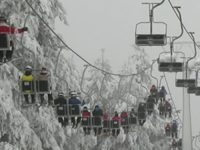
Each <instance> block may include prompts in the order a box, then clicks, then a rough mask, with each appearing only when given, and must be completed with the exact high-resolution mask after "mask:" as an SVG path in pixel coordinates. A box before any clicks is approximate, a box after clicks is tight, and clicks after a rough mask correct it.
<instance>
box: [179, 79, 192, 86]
mask: <svg viewBox="0 0 200 150" xmlns="http://www.w3.org/2000/svg"><path fill="white" fill-rule="evenodd" d="M195 84H196V80H195V79H176V87H195Z"/></svg>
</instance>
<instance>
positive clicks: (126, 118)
mask: <svg viewBox="0 0 200 150" xmlns="http://www.w3.org/2000/svg"><path fill="white" fill-rule="evenodd" d="M121 119H122V120H124V122H121V126H127V125H128V117H121Z"/></svg>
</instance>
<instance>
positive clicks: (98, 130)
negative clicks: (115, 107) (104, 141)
mask: <svg viewBox="0 0 200 150" xmlns="http://www.w3.org/2000/svg"><path fill="white" fill-rule="evenodd" d="M92 115H93V116H94V124H101V120H102V118H103V111H102V109H100V108H99V106H98V105H96V106H95V108H94V110H93V112H92ZM101 130H102V128H101V127H94V134H95V136H96V135H99V134H100V133H101Z"/></svg>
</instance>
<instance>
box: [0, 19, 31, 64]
mask: <svg viewBox="0 0 200 150" xmlns="http://www.w3.org/2000/svg"><path fill="white" fill-rule="evenodd" d="M24 31H28V28H27V27H23V28H21V29H16V28H14V27H11V26H9V25H8V24H7V19H6V18H5V17H3V16H1V17H0V41H1V42H0V48H6V47H7V43H8V42H10V47H12V48H11V49H10V48H9V49H8V50H6V54H5V56H4V51H0V62H4V60H6V59H7V60H8V61H10V60H11V59H12V54H13V51H14V43H13V42H12V40H11V39H10V37H9V36H8V37H7V35H6V34H15V33H20V34H21V33H22V32H24ZM7 40H9V41H7Z"/></svg>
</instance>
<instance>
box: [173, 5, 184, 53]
mask: <svg viewBox="0 0 200 150" xmlns="http://www.w3.org/2000/svg"><path fill="white" fill-rule="evenodd" d="M179 8H180V7H174V8H173V9H176V10H177V12H178V14H179V20H180V25H181V33H180V35H179V36H177V37H175V38H172V41H171V42H170V49H171V56H172V52H173V51H174V50H173V45H174V41H175V40H177V39H179V38H180V37H181V36H182V35H183V23H182V17H181V13H180V11H179Z"/></svg>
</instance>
